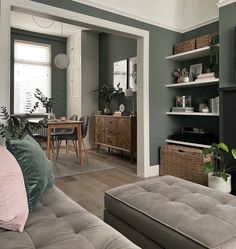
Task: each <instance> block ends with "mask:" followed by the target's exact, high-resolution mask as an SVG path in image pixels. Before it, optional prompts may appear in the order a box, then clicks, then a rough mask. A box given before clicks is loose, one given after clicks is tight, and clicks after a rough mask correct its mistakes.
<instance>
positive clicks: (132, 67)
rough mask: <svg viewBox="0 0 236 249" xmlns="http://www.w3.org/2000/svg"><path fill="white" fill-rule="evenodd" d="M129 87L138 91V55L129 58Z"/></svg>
mask: <svg viewBox="0 0 236 249" xmlns="http://www.w3.org/2000/svg"><path fill="white" fill-rule="evenodd" d="M128 87H129V88H132V89H133V91H134V92H136V91H137V57H132V58H129V83H128Z"/></svg>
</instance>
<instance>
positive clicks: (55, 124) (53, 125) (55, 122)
mask: <svg viewBox="0 0 236 249" xmlns="http://www.w3.org/2000/svg"><path fill="white" fill-rule="evenodd" d="M40 120H42V119H39V118H37V119H36V118H30V119H29V122H31V123H36V122H39V121H40ZM82 123H83V121H74V120H63V121H62V120H60V119H49V120H47V157H48V159H49V160H50V156H51V155H50V154H51V153H50V152H51V146H52V144H53V135H52V133H53V132H54V131H55V129H76V130H77V141H76V143H77V150H78V151H77V154H78V155H79V161H80V165H81V166H83V164H84V160H83V154H82V153H83V152H82V142H83V141H82V131H81V125H82Z"/></svg>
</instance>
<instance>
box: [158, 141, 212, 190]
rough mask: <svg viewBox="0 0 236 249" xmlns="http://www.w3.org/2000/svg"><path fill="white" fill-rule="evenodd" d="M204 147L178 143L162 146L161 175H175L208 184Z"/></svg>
mask: <svg viewBox="0 0 236 249" xmlns="http://www.w3.org/2000/svg"><path fill="white" fill-rule="evenodd" d="M203 161H204V158H203V155H202V149H198V148H192V147H187V146H178V145H164V146H162V147H161V165H160V175H161V176H163V175H173V176H176V177H179V178H182V179H185V180H188V181H191V182H195V183H199V184H202V185H206V186H207V185H208V177H207V173H205V172H204V171H203Z"/></svg>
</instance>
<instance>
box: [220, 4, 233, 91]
mask: <svg viewBox="0 0 236 249" xmlns="http://www.w3.org/2000/svg"><path fill="white" fill-rule="evenodd" d="M235 13H236V3H232V4H229V5H227V6H224V7H221V8H220V27H219V30H220V85H221V87H226V86H232V85H234V86H235V77H234V73H235V26H236V19H235Z"/></svg>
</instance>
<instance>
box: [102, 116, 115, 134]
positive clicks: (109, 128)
mask: <svg viewBox="0 0 236 249" xmlns="http://www.w3.org/2000/svg"><path fill="white" fill-rule="evenodd" d="M105 129H106V133H107V135H108V136H109V135H110V134H111V133H113V134H114V135H115V133H116V119H115V118H106V120H105Z"/></svg>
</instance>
